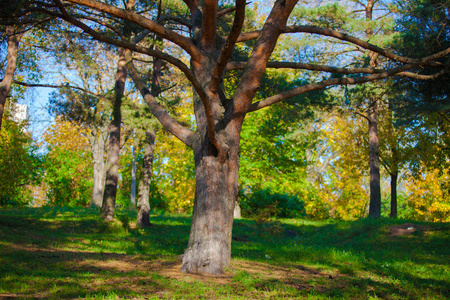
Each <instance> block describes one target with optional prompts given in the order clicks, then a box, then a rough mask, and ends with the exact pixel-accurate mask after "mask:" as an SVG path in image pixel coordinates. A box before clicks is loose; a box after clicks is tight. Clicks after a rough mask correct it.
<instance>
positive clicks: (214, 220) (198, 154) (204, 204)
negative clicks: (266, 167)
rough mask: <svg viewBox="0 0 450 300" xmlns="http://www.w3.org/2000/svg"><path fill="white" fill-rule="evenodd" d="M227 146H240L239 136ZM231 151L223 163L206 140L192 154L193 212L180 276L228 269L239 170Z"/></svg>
mask: <svg viewBox="0 0 450 300" xmlns="http://www.w3.org/2000/svg"><path fill="white" fill-rule="evenodd" d="M230 135H231V134H230ZM229 142H232V143H237V144H239V136H232V135H231V136H230V138H229ZM233 150H234V151H231V152H229V156H228V157H227V159H226V160H225V161H222V160H221V159H220V158H219V157H218V156H217V150H216V149H215V148H214V146H213V145H212V144H211V142H210V141H209V140H208V139H206V140H205V141H204V143H203V144H202V145H201V147H200V149H197V150H196V151H195V170H196V174H197V175H196V190H195V200H194V211H193V215H192V226H191V233H190V236H189V244H188V247H187V249H186V251H185V253H184V256H183V265H182V267H181V271H182V272H185V273H197V272H202V273H208V274H221V273H223V271H224V269H225V268H226V267H228V266H229V265H230V259H231V233H232V226H233V216H234V214H233V213H234V205H235V200H236V197H237V192H238V180H237V179H238V176H237V172H238V168H239V166H238V164H239V162H238V160H239V158H238V155H237V151H236V150H237V149H236V147H234V149H233Z"/></svg>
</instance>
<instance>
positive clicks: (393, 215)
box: [390, 173, 398, 218]
mask: <svg viewBox="0 0 450 300" xmlns="http://www.w3.org/2000/svg"><path fill="white" fill-rule="evenodd" d="M397 179H398V174H397V173H394V174H391V214H390V217H391V218H397Z"/></svg>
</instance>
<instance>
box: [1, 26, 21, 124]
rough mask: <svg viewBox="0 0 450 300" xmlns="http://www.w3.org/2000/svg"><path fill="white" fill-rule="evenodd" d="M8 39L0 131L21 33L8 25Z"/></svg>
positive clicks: (2, 84)
mask: <svg viewBox="0 0 450 300" xmlns="http://www.w3.org/2000/svg"><path fill="white" fill-rule="evenodd" d="M5 32H6V36H7V38H8V50H7V51H8V58H7V65H6V70H5V75H4V77H3V80H2V82H1V84H0V130H1V129H2V120H3V111H4V109H5V104H6V98H7V97H8V93H9V91H10V89H11V83H12V81H13V77H14V73H15V72H16V68H17V56H18V53H19V42H20V39H21V38H22V35H23V34H22V33H16V32H15V28H14V25H8V26H6V29H5Z"/></svg>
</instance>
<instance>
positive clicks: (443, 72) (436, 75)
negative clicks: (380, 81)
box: [397, 69, 449, 80]
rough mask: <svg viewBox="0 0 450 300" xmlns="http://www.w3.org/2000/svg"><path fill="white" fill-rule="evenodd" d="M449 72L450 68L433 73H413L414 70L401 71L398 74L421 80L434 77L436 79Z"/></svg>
mask: <svg viewBox="0 0 450 300" xmlns="http://www.w3.org/2000/svg"><path fill="white" fill-rule="evenodd" d="M448 72H449V70H447V69H445V70H441V71H440V72H437V73H435V74H432V75H421V74H417V73H412V72H400V73H398V74H397V75H401V76H405V77H409V78H413V79H419V80H433V79H436V78H438V77H439V76H442V75H444V74H446V73H448Z"/></svg>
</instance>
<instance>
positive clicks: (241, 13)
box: [209, 0, 245, 93]
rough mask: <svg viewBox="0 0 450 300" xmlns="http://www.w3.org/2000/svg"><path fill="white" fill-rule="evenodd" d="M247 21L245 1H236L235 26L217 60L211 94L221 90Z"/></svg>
mask: <svg viewBox="0 0 450 300" xmlns="http://www.w3.org/2000/svg"><path fill="white" fill-rule="evenodd" d="M244 19H245V0H236V13H235V15H234V21H233V25H232V27H231V33H230V35H228V37H227V40H226V42H225V45H224V46H223V48H222V52H221V53H220V56H219V58H218V60H217V63H216V66H215V67H214V70H213V72H212V78H211V83H210V86H209V89H210V90H211V92H213V93H215V92H217V89H218V88H219V85H220V81H221V79H222V75H223V71H224V69H225V67H226V65H227V62H228V60H229V59H230V57H231V54H232V53H233V48H234V45H235V44H236V41H237V38H238V37H239V34H240V33H241V30H242V26H243V24H244Z"/></svg>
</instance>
